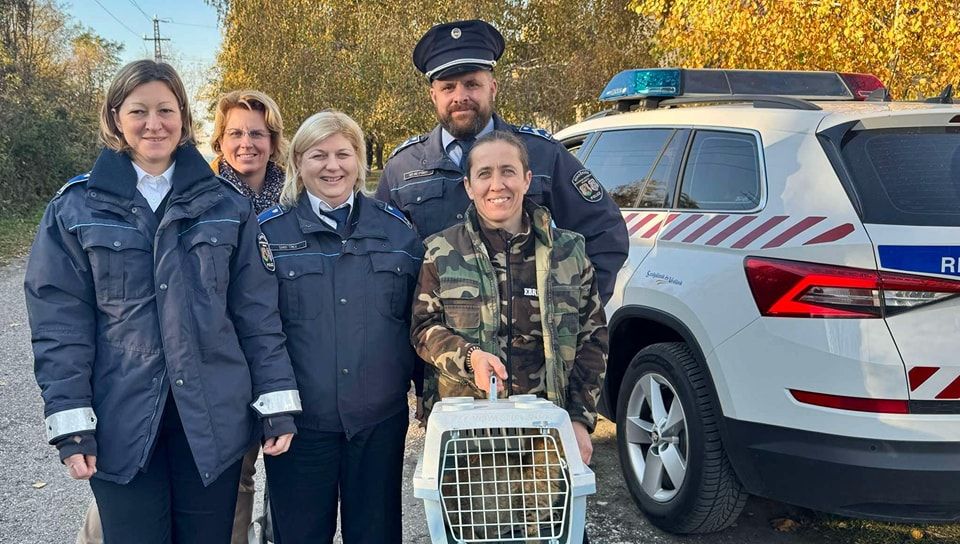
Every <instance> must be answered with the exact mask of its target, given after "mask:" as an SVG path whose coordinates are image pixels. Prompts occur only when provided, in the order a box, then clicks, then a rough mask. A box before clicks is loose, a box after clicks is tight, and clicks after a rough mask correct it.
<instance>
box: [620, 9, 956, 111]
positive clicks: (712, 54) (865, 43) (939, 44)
mask: <svg viewBox="0 0 960 544" xmlns="http://www.w3.org/2000/svg"><path fill="white" fill-rule="evenodd" d="M631 7H632V9H634V10H635V11H636V12H637V13H638V14H640V15H641V16H642V18H643V19H645V20H647V21H650V22H652V23H653V24H655V25H656V26H657V31H656V38H655V41H656V52H657V53H658V54H659V55H660V56H661V58H662V59H663V61H662V63H663V64H664V65H668V64H669V65H679V66H684V67H709V68H756V69H783V70H786V69H790V70H834V71H845V72H867V73H872V74H875V75H877V76H878V77H879V78H880V79H881V80H882V81H884V82H885V84H886V85H887V87H888V89H890V91H891V93H892V94H893V95H894V96H895V97H898V98H917V97H920V96H930V95H936V94H939V93H940V91H941V90H942V89H943V88H944V87H945V86H946V85H947V84H951V83H952V84H956V83H958V82H960V2H957V1H955V0H789V1H787V0H782V1H781V0H720V1H718V0H633V1H632V2H631Z"/></svg>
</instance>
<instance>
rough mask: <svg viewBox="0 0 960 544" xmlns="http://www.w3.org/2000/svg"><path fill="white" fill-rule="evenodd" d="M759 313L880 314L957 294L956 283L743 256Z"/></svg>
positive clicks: (959, 285) (959, 289) (861, 316)
mask: <svg viewBox="0 0 960 544" xmlns="http://www.w3.org/2000/svg"><path fill="white" fill-rule="evenodd" d="M744 266H745V269H746V273H747V283H749V284H750V291H751V292H752V293H753V298H754V300H755V301H756V303H757V309H759V310H760V315H763V316H768V317H819V318H856V319H865V318H880V317H883V316H885V315H886V316H889V315H895V314H897V313H901V312H905V311H907V310H910V309H913V308H917V307H919V306H923V305H925V304H930V303H933V302H938V301H940V300H943V299H945V298H949V297H952V296H956V295H957V294H960V281H953V280H944V279H939V278H929V277H924V276H912V275H909V274H898V273H893V272H883V271H881V272H877V271H875V270H864V269H860V268H849V267H845V266H833V265H825V264H816V263H804V262H798V261H786V260H782V259H762V258H759V257H747V259H746V260H745V261H744Z"/></svg>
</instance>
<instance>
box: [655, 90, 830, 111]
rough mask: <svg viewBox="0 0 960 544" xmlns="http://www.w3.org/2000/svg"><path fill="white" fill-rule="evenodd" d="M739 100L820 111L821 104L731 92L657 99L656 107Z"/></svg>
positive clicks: (763, 106)
mask: <svg viewBox="0 0 960 544" xmlns="http://www.w3.org/2000/svg"><path fill="white" fill-rule="evenodd" d="M738 102H749V103H752V104H753V107H755V108H778V109H788V110H806V111H819V110H822V109H823V108H821V107H820V106H818V105H816V104H814V103H813V102H810V101H809V100H804V99H802V98H794V97H791V96H776V95H767V94H729V95H722V96H684V97H680V98H668V99H665V100H659V101H657V105H656V107H658V108H662V107H668V106H686V105H690V104H729V103H738Z"/></svg>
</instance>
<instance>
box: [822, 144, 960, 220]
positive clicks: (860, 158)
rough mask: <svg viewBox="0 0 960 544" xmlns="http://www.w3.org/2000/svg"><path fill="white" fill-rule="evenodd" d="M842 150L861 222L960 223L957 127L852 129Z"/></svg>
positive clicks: (959, 148) (959, 163)
mask: <svg viewBox="0 0 960 544" xmlns="http://www.w3.org/2000/svg"><path fill="white" fill-rule="evenodd" d="M840 153H841V155H842V156H843V158H844V162H845V163H846V166H847V168H848V170H849V172H850V175H851V178H852V179H851V181H852V183H853V185H854V187H855V189H856V192H857V196H858V197H859V198H860V203H861V205H862V208H863V210H862V213H863V220H864V222H865V223H880V224H887V225H925V226H960V127H922V128H920V127H917V128H895V129H894V128H888V129H875V130H859V131H850V132H848V133H847V134H846V136H845V137H844V138H843V140H842V141H841V144H840Z"/></svg>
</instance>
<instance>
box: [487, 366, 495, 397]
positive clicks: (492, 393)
mask: <svg viewBox="0 0 960 544" xmlns="http://www.w3.org/2000/svg"><path fill="white" fill-rule="evenodd" d="M487 397H488V398H489V399H490V402H497V375H496V374H494V373H493V372H491V373H490V389H488V390H487Z"/></svg>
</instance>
